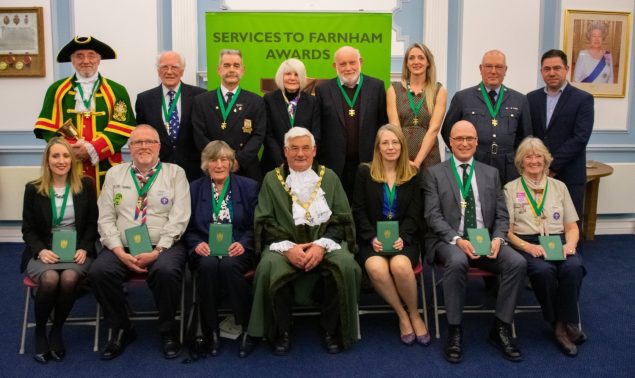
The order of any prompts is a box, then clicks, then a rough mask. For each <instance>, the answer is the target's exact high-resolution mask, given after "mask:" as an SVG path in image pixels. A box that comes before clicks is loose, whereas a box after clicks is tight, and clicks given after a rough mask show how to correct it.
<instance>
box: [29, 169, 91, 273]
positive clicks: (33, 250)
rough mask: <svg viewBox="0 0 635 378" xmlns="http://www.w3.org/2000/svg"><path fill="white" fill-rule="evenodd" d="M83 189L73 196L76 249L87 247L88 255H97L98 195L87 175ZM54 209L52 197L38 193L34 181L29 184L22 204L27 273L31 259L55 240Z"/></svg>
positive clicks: (49, 246)
mask: <svg viewBox="0 0 635 378" xmlns="http://www.w3.org/2000/svg"><path fill="white" fill-rule="evenodd" d="M82 184H83V190H82V191H81V192H80V193H79V194H74V195H73V209H74V210H75V228H76V230H77V249H84V250H86V252H87V253H88V255H89V256H95V242H96V241H97V239H98V238H99V235H98V234H97V195H96V193H95V183H94V182H93V180H92V179H90V178H88V177H83V178H82ZM52 227H53V211H52V209H51V199H50V198H49V197H47V196H43V195H40V194H38V193H37V190H36V188H35V185H33V183H30V182H29V183H28V184H26V187H25V189H24V205H23V207H22V238H23V239H24V242H25V243H26V246H25V248H24V251H23V252H22V262H21V264H20V272H24V270H25V269H26V266H27V264H28V263H29V260H30V259H31V258H34V257H35V256H37V254H38V253H39V252H40V251H41V250H43V249H51V245H52V243H53V240H52V239H53V233H52V232H51V229H52Z"/></svg>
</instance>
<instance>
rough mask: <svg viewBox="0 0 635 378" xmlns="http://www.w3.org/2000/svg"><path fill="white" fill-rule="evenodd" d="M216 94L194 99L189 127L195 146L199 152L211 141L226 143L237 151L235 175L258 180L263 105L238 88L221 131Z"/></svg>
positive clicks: (265, 120) (263, 132)
mask: <svg viewBox="0 0 635 378" xmlns="http://www.w3.org/2000/svg"><path fill="white" fill-rule="evenodd" d="M216 91H217V89H214V90H212V91H209V92H206V93H203V94H201V95H198V96H196V98H195V99H194V106H193V108H192V124H193V125H194V142H195V143H196V147H197V149H198V151H199V152H201V151H203V148H205V146H207V144H208V143H209V142H211V141H213V140H222V141H225V142H226V143H227V144H229V146H230V147H231V148H233V149H234V150H235V151H236V160H237V161H238V166H239V170H238V172H237V173H238V174H241V175H243V176H247V177H250V178H252V179H254V180H260V179H261V178H262V177H261V174H260V161H259V160H258V151H259V150H260V147H261V146H262V143H263V142H264V139H265V133H266V131H267V116H266V114H265V104H264V102H263V100H262V98H261V97H260V96H258V95H257V94H255V93H252V92H249V91H246V90H244V89H241V91H240V94H239V95H238V98H237V99H236V102H235V103H234V107H233V109H232V110H231V111H230V113H229V116H228V117H227V128H226V129H224V130H223V129H222V128H221V123H223V116H222V114H221V110H220V106H219V104H218V97H217V94H216Z"/></svg>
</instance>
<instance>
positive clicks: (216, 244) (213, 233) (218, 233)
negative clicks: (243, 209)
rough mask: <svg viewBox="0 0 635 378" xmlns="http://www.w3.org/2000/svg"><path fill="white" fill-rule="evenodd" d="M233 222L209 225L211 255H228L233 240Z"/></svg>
mask: <svg viewBox="0 0 635 378" xmlns="http://www.w3.org/2000/svg"><path fill="white" fill-rule="evenodd" d="M232 238H233V236H232V225H231V223H211V224H210V225H209V250H210V255H211V256H227V255H228V251H229V246H230V244H231V243H232V241H233V239H232Z"/></svg>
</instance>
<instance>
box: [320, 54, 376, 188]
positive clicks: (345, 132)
mask: <svg viewBox="0 0 635 378" xmlns="http://www.w3.org/2000/svg"><path fill="white" fill-rule="evenodd" d="M333 68H335V71H336V72H337V77H336V78H334V79H331V80H329V81H327V82H325V83H324V84H321V85H319V86H318V87H317V88H316V89H315V96H316V97H317V99H318V104H319V105H320V115H321V123H320V126H321V128H320V129H319V130H317V131H316V132H315V137H316V139H317V144H318V155H317V159H318V161H319V162H320V163H321V164H324V165H326V166H327V167H328V168H331V169H332V170H334V171H335V173H337V175H338V176H339V177H340V179H341V180H342V185H343V186H344V190H345V191H346V194H347V196H348V199H349V200H350V199H351V196H352V194H353V185H354V183H355V176H356V174H357V167H358V166H359V163H363V162H369V161H371V160H372V159H373V149H374V143H375V135H377V130H379V128H380V127H381V126H382V125H385V124H386V123H388V115H387V113H386V89H385V87H384V82H383V81H381V80H378V79H375V78H373V77H370V76H368V75H363V74H362V73H361V69H362V57H361V55H360V53H359V50H357V49H356V48H353V47H351V46H344V47H341V48H340V49H338V50H337V51H336V52H335V58H334V62H333Z"/></svg>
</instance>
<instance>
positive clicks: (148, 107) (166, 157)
mask: <svg viewBox="0 0 635 378" xmlns="http://www.w3.org/2000/svg"><path fill="white" fill-rule="evenodd" d="M204 92H205V89H203V88H200V87H195V86H193V85H188V84H185V83H181V97H180V101H181V112H180V113H179V120H180V122H181V126H180V128H179V136H178V139H177V142H176V145H173V144H172V140H171V139H170V135H169V134H168V131H167V130H166V128H165V124H164V123H163V109H162V106H161V104H162V98H163V87H162V86H161V85H159V86H158V87H156V88H152V89H149V90H147V91H145V92H141V93H139V95H138V96H137V102H136V104H135V112H136V113H137V123H138V124H142V123H145V124H148V125H150V126H152V127H154V128H155V129H156V130H157V132H158V133H159V139H160V140H161V151H160V152H159V158H160V159H161V161H163V162H165V163H174V164H177V165H179V166H180V167H181V168H183V169H184V170H185V174H186V175H187V180H188V181H190V182H191V181H193V180H195V179H197V178H199V177H201V174H202V172H201V155H200V153H199V152H198V150H197V149H196V146H195V145H194V135H193V131H192V119H191V114H192V104H193V103H194V97H195V96H196V95H199V94H201V93H204ZM166 105H167V104H166Z"/></svg>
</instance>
